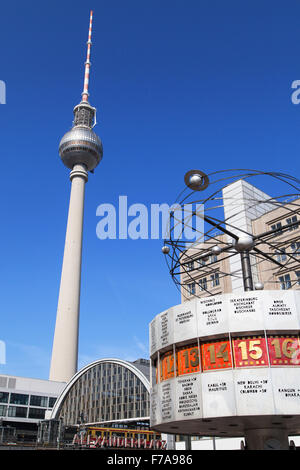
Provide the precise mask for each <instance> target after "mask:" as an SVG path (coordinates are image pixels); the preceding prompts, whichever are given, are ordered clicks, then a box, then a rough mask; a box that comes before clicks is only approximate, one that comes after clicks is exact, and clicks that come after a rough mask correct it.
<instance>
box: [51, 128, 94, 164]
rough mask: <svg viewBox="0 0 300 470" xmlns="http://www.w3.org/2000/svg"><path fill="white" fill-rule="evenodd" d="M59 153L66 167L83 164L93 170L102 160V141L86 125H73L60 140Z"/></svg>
mask: <svg viewBox="0 0 300 470" xmlns="http://www.w3.org/2000/svg"><path fill="white" fill-rule="evenodd" d="M59 155H60V158H61V159H62V161H63V163H64V165H66V167H68V168H70V169H72V168H73V167H74V165H77V164H83V165H85V166H86V167H87V170H88V171H92V170H94V168H96V166H97V165H98V164H99V162H100V161H101V160H102V156H103V148H102V142H101V140H100V139H99V137H98V136H97V134H95V132H94V131H93V130H92V129H91V128H89V127H86V126H74V127H72V129H71V130H70V131H68V132H67V133H66V134H65V135H64V136H63V138H62V139H61V141H60V144H59Z"/></svg>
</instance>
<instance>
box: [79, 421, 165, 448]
mask: <svg viewBox="0 0 300 470" xmlns="http://www.w3.org/2000/svg"><path fill="white" fill-rule="evenodd" d="M72 444H73V446H74V447H79V448H88V449H97V448H112V449H113V448H132V449H161V450H164V449H166V447H167V442H166V441H164V440H162V437H161V434H160V433H157V432H155V431H151V430H149V429H129V428H114V427H99V426H83V427H80V429H79V430H78V432H77V433H76V434H75V435H74V438H73V443H72Z"/></svg>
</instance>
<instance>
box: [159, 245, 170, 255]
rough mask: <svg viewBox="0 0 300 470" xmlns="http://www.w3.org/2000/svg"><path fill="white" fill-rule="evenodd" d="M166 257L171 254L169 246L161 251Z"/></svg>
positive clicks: (165, 246)
mask: <svg viewBox="0 0 300 470" xmlns="http://www.w3.org/2000/svg"><path fill="white" fill-rule="evenodd" d="M161 251H162V252H163V254H164V255H167V254H168V253H169V252H170V248H169V247H168V246H167V245H164V246H163V247H162V249H161Z"/></svg>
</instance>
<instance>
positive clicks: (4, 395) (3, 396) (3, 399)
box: [0, 392, 8, 403]
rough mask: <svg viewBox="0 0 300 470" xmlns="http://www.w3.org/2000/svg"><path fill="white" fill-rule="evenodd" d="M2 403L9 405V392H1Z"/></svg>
mask: <svg viewBox="0 0 300 470" xmlns="http://www.w3.org/2000/svg"><path fill="white" fill-rule="evenodd" d="M0 402H1V403H8V393H7V392H0Z"/></svg>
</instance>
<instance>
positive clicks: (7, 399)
mask: <svg viewBox="0 0 300 470" xmlns="http://www.w3.org/2000/svg"><path fill="white" fill-rule="evenodd" d="M55 401H56V397H46V396H41V395H27V394H23V393H9V392H0V403H10V404H13V405H29V404H30V405H32V406H41V407H44V408H53V406H54V403H55Z"/></svg>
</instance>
